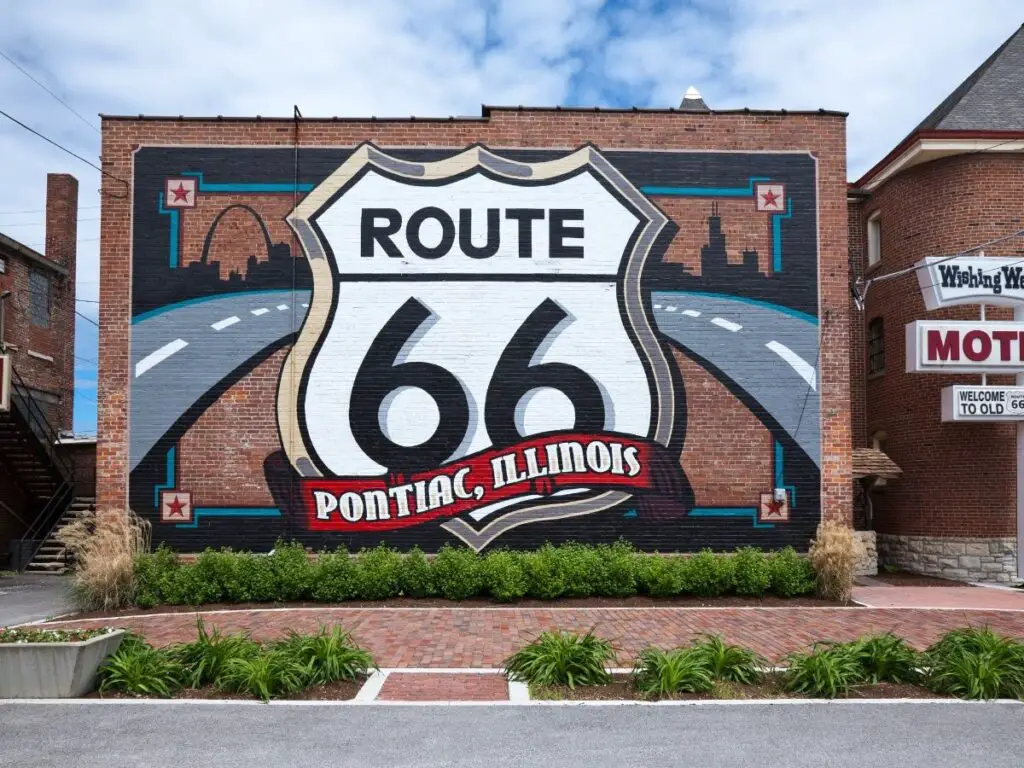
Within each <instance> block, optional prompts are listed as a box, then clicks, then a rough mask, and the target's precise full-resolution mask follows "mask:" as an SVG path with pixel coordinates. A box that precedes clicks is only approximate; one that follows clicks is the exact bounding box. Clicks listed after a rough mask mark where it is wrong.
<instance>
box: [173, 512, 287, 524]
mask: <svg viewBox="0 0 1024 768" xmlns="http://www.w3.org/2000/svg"><path fill="white" fill-rule="evenodd" d="M200 517H281V510H280V509H278V508H277V507H193V509H192V522H191V523H178V524H177V525H175V526H174V527H175V528H198V527H199V518H200Z"/></svg>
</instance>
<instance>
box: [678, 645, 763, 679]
mask: <svg viewBox="0 0 1024 768" xmlns="http://www.w3.org/2000/svg"><path fill="white" fill-rule="evenodd" d="M693 652H694V653H695V654H696V655H697V656H698V657H699V658H702V659H704V661H705V663H706V664H707V666H708V669H709V670H710V671H711V675H712V677H713V678H714V679H715V680H725V681H729V682H732V683H740V684H742V685H753V684H754V683H756V682H758V680H760V679H761V667H763V666H764V665H765V663H766V662H765V660H764V659H763V658H761V657H760V656H758V655H757V654H756V653H754V652H753V651H752V650H750V649H749V648H744V647H743V646H740V645H729V644H727V643H726V642H725V641H724V640H722V638H721V637H719V636H718V635H707V636H705V638H704V639H703V640H700V641H698V642H696V643H694V644H693Z"/></svg>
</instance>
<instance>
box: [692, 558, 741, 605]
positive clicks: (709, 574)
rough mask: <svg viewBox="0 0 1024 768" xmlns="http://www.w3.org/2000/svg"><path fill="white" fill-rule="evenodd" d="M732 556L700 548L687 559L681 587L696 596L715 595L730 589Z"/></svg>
mask: <svg viewBox="0 0 1024 768" xmlns="http://www.w3.org/2000/svg"><path fill="white" fill-rule="evenodd" d="M732 588H733V564H732V558H730V557H726V556H724V555H716V554H715V553H714V552H712V551H711V550H710V549H702V550H701V551H700V552H698V553H697V554H696V555H693V556H692V557H690V558H689V560H688V561H687V565H686V569H685V570H684V572H683V589H684V591H686V592H689V593H691V594H694V595H697V596H698V597H716V596H717V595H722V594H725V593H726V592H730V591H732Z"/></svg>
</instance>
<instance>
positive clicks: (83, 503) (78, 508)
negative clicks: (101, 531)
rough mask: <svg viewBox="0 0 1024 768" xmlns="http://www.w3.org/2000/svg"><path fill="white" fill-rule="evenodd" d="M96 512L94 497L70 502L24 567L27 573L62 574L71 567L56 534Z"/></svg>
mask: <svg viewBox="0 0 1024 768" xmlns="http://www.w3.org/2000/svg"><path fill="white" fill-rule="evenodd" d="M95 511H96V499H95V498H94V497H85V496H78V497H75V499H74V500H72V502H71V505H70V506H69V507H68V508H67V511H66V512H64V514H63V515H61V518H60V520H58V521H57V524H56V525H55V526H53V530H52V531H50V535H49V536H47V537H46V539H45V540H44V541H43V544H42V546H41V547H39V551H38V552H36V556H35V557H33V558H32V560H31V562H29V564H28V565H27V566H26V567H25V570H26V571H28V572H29V573H64V572H65V571H66V570H67V569H68V567H69V566H70V565H71V562H70V560H69V559H68V552H67V548H66V547H65V546H64V545H63V544H61V543H60V541H58V540H57V534H58V533H60V531H61V529H62V528H64V526H65V525H68V524H69V523H73V522H75V520H77V519H78V518H80V517H82V516H84V515H90V514H92V513H94V512H95Z"/></svg>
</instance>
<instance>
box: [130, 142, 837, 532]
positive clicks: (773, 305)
mask: <svg viewBox="0 0 1024 768" xmlns="http://www.w3.org/2000/svg"><path fill="white" fill-rule="evenodd" d="M817 226H818V223H817V197H816V165H815V161H814V158H813V157H811V156H810V155H808V154H802V153H792V154H786V153H770V154H768V153H766V154H756V153H755V154H752V153H725V152H692V151H690V152H683V151H679V152H664V151H662V152H650V151H623V150H615V151H603V150H601V149H600V148H598V147H594V146H584V147H582V148H579V149H577V150H574V151H573V150H521V149H518V150H507V149H501V148H488V147H484V146H479V145H474V146H471V147H467V148H463V149H461V150H455V149H453V150H443V149H426V148H422V149H421V148H390V147H389V148H378V147H375V146H373V145H371V144H363V145H360V146H358V147H353V148H349V149H328V148H322V149H321V148H318V149H311V148H302V149H301V150H300V151H299V152H295V151H294V150H293V149H291V148H284V147H282V148H259V149H257V148H179V147H168V148H162V147H143V148H141V149H139V150H138V151H137V153H136V155H135V198H134V219H133V257H132V258H133V285H132V311H133V315H132V335H131V355H132V386H131V403H130V418H129V424H130V433H129V434H130V466H131V478H130V497H131V503H132V507H133V509H134V510H135V511H136V513H138V514H141V515H143V516H145V517H147V518H149V519H150V520H152V522H153V527H154V541H155V542H157V543H159V542H162V541H166V542H168V543H170V544H171V545H172V546H174V547H176V548H178V549H181V550H186V551H188V550H196V549H202V548H204V547H206V546H233V547H236V548H248V549H254V550H266V549H269V548H270V547H271V546H273V543H274V541H275V540H277V539H278V538H280V537H284V538H290V539H298V540H300V541H303V542H304V543H306V544H308V545H309V546H311V547H321V546H327V547H333V546H336V545H339V544H344V545H346V546H348V547H350V548H359V547H362V546H372V545H374V544H376V543H378V542H381V541H383V542H387V543H389V544H392V545H394V546H397V547H399V548H403V549H406V548H409V547H412V546H420V547H422V548H424V549H426V550H428V551H429V550H435V549H437V548H438V547H440V546H442V545H443V544H445V543H449V542H450V543H461V544H464V545H466V546H469V547H471V548H473V549H475V550H478V551H479V550H483V549H485V548H488V547H513V548H526V547H532V546H537V545H539V544H541V543H543V542H545V541H552V542H555V543H557V542H561V541H567V540H575V541H586V542H606V541H615V540H617V539H620V538H625V539H627V540H629V541H631V542H633V543H634V544H635V545H636V546H638V547H639V548H642V549H646V550H655V549H658V550H661V551H667V550H680V551H692V550H696V549H700V548H702V547H706V546H711V547H713V548H732V547H735V546H741V545H746V544H753V545H755V546H763V547H766V548H767V547H778V546H782V545H785V544H795V545H797V546H806V542H807V540H808V538H809V536H810V535H811V533H812V531H813V529H814V526H815V525H816V524H817V521H818V519H819V516H820V509H819V503H818V498H819V485H820V471H819V467H820V445H819V440H820V417H819V396H818V391H819V386H818V385H819V382H818V362H819V349H818V339H819V336H818V320H817V304H818V283H817V276H818V258H817V250H818V238H817Z"/></svg>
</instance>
